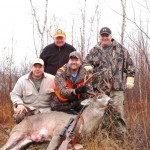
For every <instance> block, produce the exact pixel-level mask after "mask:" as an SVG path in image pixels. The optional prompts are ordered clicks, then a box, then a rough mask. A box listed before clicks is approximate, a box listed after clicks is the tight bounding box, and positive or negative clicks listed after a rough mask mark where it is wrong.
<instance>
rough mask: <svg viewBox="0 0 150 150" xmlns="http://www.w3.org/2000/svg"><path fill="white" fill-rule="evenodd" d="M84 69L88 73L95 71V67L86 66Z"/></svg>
mask: <svg viewBox="0 0 150 150" xmlns="http://www.w3.org/2000/svg"><path fill="white" fill-rule="evenodd" d="M84 69H85V70H86V71H93V67H92V66H84Z"/></svg>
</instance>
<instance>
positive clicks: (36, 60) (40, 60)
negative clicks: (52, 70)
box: [32, 58, 44, 66]
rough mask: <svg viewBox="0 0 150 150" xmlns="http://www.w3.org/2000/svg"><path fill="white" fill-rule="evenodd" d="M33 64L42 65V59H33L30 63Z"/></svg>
mask: <svg viewBox="0 0 150 150" xmlns="http://www.w3.org/2000/svg"><path fill="white" fill-rule="evenodd" d="M35 64H40V65H42V66H43V65H44V61H43V60H42V59H41V58H36V59H35V60H34V61H33V63H32V65H35Z"/></svg>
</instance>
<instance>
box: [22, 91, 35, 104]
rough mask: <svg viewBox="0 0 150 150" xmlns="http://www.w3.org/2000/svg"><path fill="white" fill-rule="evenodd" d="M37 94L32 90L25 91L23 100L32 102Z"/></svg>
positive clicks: (28, 102)
mask: <svg viewBox="0 0 150 150" xmlns="http://www.w3.org/2000/svg"><path fill="white" fill-rule="evenodd" d="M34 98H35V96H34V95H33V92H32V91H24V92H23V101H24V103H25V104H31V103H33V101H34Z"/></svg>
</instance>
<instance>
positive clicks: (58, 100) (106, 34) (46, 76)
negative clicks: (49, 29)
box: [10, 27, 135, 120]
mask: <svg viewBox="0 0 150 150" xmlns="http://www.w3.org/2000/svg"><path fill="white" fill-rule="evenodd" d="M53 39H54V43H52V44H50V45H48V46H46V47H45V48H44V49H43V51H42V53H41V54H40V58H36V59H35V60H34V61H33V63H32V68H31V71H30V72H29V73H28V74H26V75H24V76H22V77H20V78H19V79H18V81H17V83H16V85H15V87H14V89H13V90H12V92H11V93H10V96H11V101H12V103H13V106H14V113H15V114H16V117H18V116H21V114H23V113H24V114H25V113H26V112H28V111H29V110H36V109H38V110H39V111H40V112H41V113H45V112H50V111H63V112H66V113H75V112H79V111H80V110H81V108H82V106H81V104H80V102H81V101H82V100H84V99H87V98H89V97H92V95H90V94H89V93H90V92H95V93H96V92H100V91H104V92H105V93H106V94H108V95H110V96H111V97H112V99H113V100H114V102H115V103H116V107H117V111H118V112H119V113H120V114H121V117H122V119H123V120H124V109H123V104H124V92H125V89H132V88H133V87H134V74H135V67H134V64H133V61H132V59H131V57H130V55H129V52H128V51H127V49H126V48H125V47H124V46H123V45H121V44H120V43H118V42H117V41H116V40H115V39H113V38H112V33H111V30H110V29H109V28H108V27H103V28H101V30H100V33H99V42H98V43H97V44H96V45H95V46H94V47H93V48H92V49H91V50H90V52H89V54H87V56H86V58H85V59H84V60H83V59H82V57H81V55H80V53H79V52H77V51H76V49H75V48H74V47H73V46H71V45H70V44H67V43H66V34H65V32H64V31H63V30H61V29H58V30H57V31H56V32H55V33H54V36H53ZM89 72H90V74H93V73H97V72H98V74H96V75H95V76H93V79H92V80H91V81H90V82H88V83H87V84H86V85H85V84H84V82H85V76H86V75H87V76H88V75H89ZM108 84H109V85H110V87H109V86H108ZM22 119H23V118H22Z"/></svg>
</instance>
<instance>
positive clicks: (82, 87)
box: [75, 85, 87, 94]
mask: <svg viewBox="0 0 150 150" xmlns="http://www.w3.org/2000/svg"><path fill="white" fill-rule="evenodd" d="M86 92H87V87H86V86H83V85H82V86H80V87H78V88H76V89H75V93H76V94H82V93H86Z"/></svg>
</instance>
